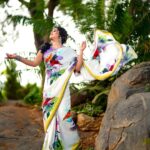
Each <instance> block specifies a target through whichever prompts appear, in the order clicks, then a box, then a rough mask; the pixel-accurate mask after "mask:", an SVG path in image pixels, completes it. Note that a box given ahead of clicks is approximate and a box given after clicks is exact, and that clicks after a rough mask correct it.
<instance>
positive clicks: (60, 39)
mask: <svg viewBox="0 0 150 150" xmlns="http://www.w3.org/2000/svg"><path fill="white" fill-rule="evenodd" d="M59 42H60V43H61V44H62V38H61V36H60V38H59Z"/></svg>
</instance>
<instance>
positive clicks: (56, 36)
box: [49, 28, 60, 40]
mask: <svg viewBox="0 0 150 150" xmlns="http://www.w3.org/2000/svg"><path fill="white" fill-rule="evenodd" d="M49 37H50V40H59V38H60V35H59V30H58V29H57V28H53V30H52V31H51V33H50V36H49Z"/></svg>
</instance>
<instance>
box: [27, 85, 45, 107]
mask: <svg viewBox="0 0 150 150" xmlns="http://www.w3.org/2000/svg"><path fill="white" fill-rule="evenodd" d="M25 89H26V92H27V95H26V96H25V97H24V102H25V103H27V104H31V105H34V104H37V105H40V104H41V101H42V98H41V89H40V88H39V87H37V85H36V84H33V85H31V84H28V85H27V86H26V88H25Z"/></svg>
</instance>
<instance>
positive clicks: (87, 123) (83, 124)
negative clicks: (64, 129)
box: [77, 114, 103, 131]
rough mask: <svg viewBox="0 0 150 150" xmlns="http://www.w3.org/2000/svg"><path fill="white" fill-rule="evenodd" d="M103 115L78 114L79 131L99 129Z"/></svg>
mask: <svg viewBox="0 0 150 150" xmlns="http://www.w3.org/2000/svg"><path fill="white" fill-rule="evenodd" d="M102 117H103V115H101V116H100V117H90V116H88V115H86V114H78V116H77V125H78V127H79V129H80V130H81V131H99V127H100V124H101V120H102Z"/></svg>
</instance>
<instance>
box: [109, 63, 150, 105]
mask: <svg viewBox="0 0 150 150" xmlns="http://www.w3.org/2000/svg"><path fill="white" fill-rule="evenodd" d="M148 84H150V62H144V63H141V64H139V65H136V66H134V67H133V68H132V69H130V70H128V71H127V72H126V73H125V74H123V75H122V76H121V77H120V78H118V79H117V80H116V81H115V82H114V83H113V84H112V87H111V91H110V93H109V96H108V105H109V104H111V103H113V102H114V101H118V100H120V99H121V98H125V99H127V98H128V97H129V96H130V95H132V94H135V93H140V92H143V91H145V87H146V85H148Z"/></svg>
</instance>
